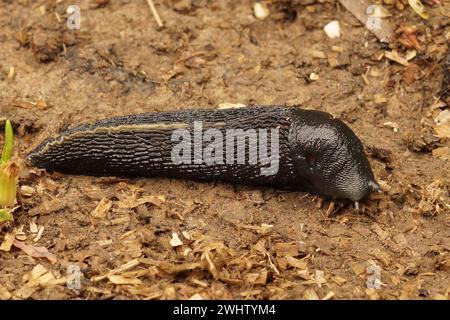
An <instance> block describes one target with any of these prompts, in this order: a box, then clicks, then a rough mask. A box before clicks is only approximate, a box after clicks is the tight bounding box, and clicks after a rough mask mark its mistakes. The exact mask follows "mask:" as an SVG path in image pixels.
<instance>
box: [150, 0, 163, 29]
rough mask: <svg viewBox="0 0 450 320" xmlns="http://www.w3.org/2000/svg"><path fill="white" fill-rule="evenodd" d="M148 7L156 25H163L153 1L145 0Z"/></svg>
mask: <svg viewBox="0 0 450 320" xmlns="http://www.w3.org/2000/svg"><path fill="white" fill-rule="evenodd" d="M147 3H148V6H149V7H150V10H151V11H152V15H153V17H154V18H155V20H156V23H157V24H158V27H160V28H161V27H162V26H163V23H162V21H161V18H160V17H159V14H158V11H156V8H155V4H154V3H153V0H147Z"/></svg>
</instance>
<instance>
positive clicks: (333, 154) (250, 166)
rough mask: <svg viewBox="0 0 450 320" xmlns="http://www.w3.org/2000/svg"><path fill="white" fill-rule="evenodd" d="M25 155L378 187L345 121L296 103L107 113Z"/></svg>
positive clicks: (341, 193) (239, 179)
mask: <svg viewBox="0 0 450 320" xmlns="http://www.w3.org/2000/svg"><path fill="white" fill-rule="evenodd" d="M28 159H29V160H30V161H31V163H32V164H34V165H35V166H38V167H42V168H45V169H47V170H50V171H60V172H63V173H69V174H82V175H94V176H107V175H109V176H125V177H155V176H160V177H171V178H181V179H192V180H200V181H215V180H218V181H225V182H233V183H243V184H254V185H270V186H275V187H277V188H282V189H294V190H302V191H308V192H312V193H316V194H320V195H323V196H325V197H329V198H333V199H350V200H352V201H354V202H356V203H357V201H359V200H360V199H363V198H366V197H368V196H369V195H370V193H371V192H375V191H377V190H379V185H378V184H377V183H376V181H375V178H374V176H373V173H372V170H371V168H370V164H369V161H368V160H367V158H366V156H365V154H364V151H363V146H362V144H361V142H360V140H359V139H358V138H357V137H356V135H355V134H354V133H353V131H352V130H351V129H350V128H349V127H347V126H346V125H345V124H344V123H343V122H342V121H340V120H338V119H335V118H333V117H332V116H331V115H330V114H328V113H325V112H320V111H313V110H303V109H299V108H295V107H277V106H260V107H247V108H239V109H224V110H184V111H175V112H160V113H145V114H140V115H133V116H125V117H117V118H111V119H106V120H101V121H98V122H96V123H94V124H92V125H82V126H80V127H77V128H74V129H70V130H67V131H64V132H62V133H61V134H60V136H59V137H56V138H51V139H47V140H45V141H44V142H43V143H41V144H40V145H39V146H38V147H37V148H36V149H35V150H34V151H33V152H32V153H31V154H30V155H29V156H28Z"/></svg>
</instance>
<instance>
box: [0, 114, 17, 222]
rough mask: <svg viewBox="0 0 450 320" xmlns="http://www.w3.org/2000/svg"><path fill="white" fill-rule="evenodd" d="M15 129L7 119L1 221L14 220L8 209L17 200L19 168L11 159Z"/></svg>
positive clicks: (1, 172)
mask: <svg viewBox="0 0 450 320" xmlns="http://www.w3.org/2000/svg"><path fill="white" fill-rule="evenodd" d="M13 138H14V137H13V131H12V127H11V122H10V121H9V120H7V121H6V125H5V143H4V146H3V152H2V156H1V159H0V208H3V209H0V222H3V221H8V220H12V215H11V214H10V213H9V211H8V210H7V209H6V208H8V207H12V206H13V205H14V204H15V202H16V186H17V174H18V171H19V168H18V167H17V165H16V164H15V163H14V162H12V161H10V159H11V155H12V148H13Z"/></svg>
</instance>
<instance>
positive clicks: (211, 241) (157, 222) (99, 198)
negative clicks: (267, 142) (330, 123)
mask: <svg viewBox="0 0 450 320" xmlns="http://www.w3.org/2000/svg"><path fill="white" fill-rule="evenodd" d="M72 2H73V1H72ZM72 2H70V3H69V2H67V1H64V0H63V1H26V0H22V1H5V0H3V1H0V111H1V112H0V118H1V120H2V121H1V129H2V130H3V128H4V126H3V124H4V121H3V120H5V119H10V120H11V122H12V124H13V127H14V131H15V153H16V155H17V158H16V159H15V161H16V162H17V163H18V164H19V165H20V174H19V175H20V179H19V186H18V196H17V206H16V208H15V211H14V218H15V221H14V223H12V224H9V225H5V224H4V225H2V227H1V228H0V230H1V231H0V243H3V244H4V246H3V250H2V251H0V298H2V299H28V298H30V299H189V298H193V299H201V298H203V299H448V298H449V292H450V275H449V271H450V254H449V252H450V229H449V226H450V207H449V205H450V202H449V180H450V165H449V163H450V162H449V161H450V156H449V154H448V149H445V148H448V147H449V139H448V136H447V135H448V131H445V130H439V128H437V129H436V124H437V123H439V121H440V120H439V119H441V122H442V127H440V128H444V126H445V121H444V120H445V119H446V120H448V117H447V118H446V113H444V114H442V113H443V112H445V111H446V110H448V109H446V108H448V106H447V107H446V101H445V91H446V90H448V87H445V68H444V67H443V62H444V60H445V57H446V55H448V47H447V43H448V42H449V41H450V25H449V20H450V19H449V3H448V1H445V0H441V1H440V3H439V4H434V5H433V6H431V5H429V4H431V3H433V1H428V2H427V7H428V9H429V11H430V17H429V19H428V20H424V19H422V18H420V17H419V16H418V15H417V14H415V13H414V11H412V10H411V9H410V8H409V7H408V6H407V5H406V6H405V8H403V10H402V8H401V3H402V2H401V1H398V2H399V3H400V5H399V4H397V7H395V6H394V5H386V8H387V9H388V10H389V12H390V14H391V16H390V17H388V18H387V19H388V20H389V21H390V23H392V25H394V26H395V28H394V30H396V32H395V34H394V40H392V42H391V43H390V44H389V45H385V44H381V43H380V42H379V41H378V40H377V39H376V38H375V37H374V36H373V35H372V34H371V33H369V32H368V31H367V29H365V27H364V26H363V25H361V24H360V23H359V21H358V20H357V19H356V18H354V17H353V16H352V14H351V13H350V12H348V11H347V10H345V9H344V8H343V7H341V6H339V5H338V4H337V2H336V1H326V0H324V1H314V0H308V1H293V2H290V1H273V2H271V3H270V2H266V3H267V4H268V6H269V9H270V15H269V16H268V17H267V18H266V19H265V20H262V21H261V20H257V19H255V17H254V15H253V11H252V2H251V1H232V2H231V1H230V2H228V1H206V0H192V1H188V0H181V1H175V0H174V1H169V0H165V1H155V3H156V8H157V10H158V12H159V14H160V16H161V19H162V21H163V23H164V26H163V27H162V28H159V27H158V26H157V24H156V22H155V19H154V18H153V16H152V14H151V12H150V10H149V7H148V5H147V3H146V1H127V0H118V1H78V2H77V4H78V5H79V7H80V9H81V26H80V27H81V28H80V29H79V30H70V29H68V28H67V26H66V18H67V17H66V9H67V7H68V6H69V5H70V4H73V3H72ZM386 2H388V3H392V2H396V1H386ZM404 3H406V1H404ZM332 20H338V21H340V26H341V33H342V34H341V37H340V38H338V39H329V38H328V37H327V35H326V34H325V33H324V31H323V27H324V25H325V24H327V23H328V22H330V21H332ZM411 26H414V27H415V28H416V29H414V27H411ZM408 28H412V30H413V31H411V29H408ZM405 30H406V31H405ZM393 49H395V50H396V51H397V53H398V55H399V56H401V57H404V58H405V57H407V58H408V59H409V63H408V65H402V64H399V63H397V62H395V61H392V60H390V59H387V58H386V56H385V55H384V52H385V51H391V50H393ZM12 68H13V69H12ZM311 74H313V75H311ZM447 85H448V83H447ZM443 87H444V88H443ZM439 97H441V99H439ZM447 102H448V101H447ZM221 103H242V104H246V105H263V104H276V105H298V106H302V107H304V108H310V109H316V110H323V111H327V112H329V113H331V114H333V115H335V116H336V117H339V118H340V119H342V120H343V121H345V122H346V123H347V124H348V125H349V126H350V127H351V128H352V129H353V130H354V132H355V133H356V134H357V135H358V137H359V138H360V139H361V140H362V142H363V144H364V146H365V147H366V152H367V154H368V156H369V160H370V162H371V165H372V167H373V170H374V173H375V176H376V178H377V180H378V181H380V184H381V186H382V189H383V192H382V193H381V194H379V195H376V196H373V197H372V198H371V199H370V200H368V201H366V202H365V203H364V204H363V205H362V210H360V212H355V210H354V208H353V206H352V205H351V204H347V203H340V202H339V203H336V204H335V206H334V208H330V207H329V205H330V203H329V202H328V201H322V200H321V199H320V198H319V197H317V196H313V195H310V194H306V193H301V192H281V191H279V190H276V189H271V188H256V187H248V186H240V185H231V184H225V183H199V182H192V181H183V180H175V179H162V178H161V179H159V178H158V179H118V178H114V177H104V178H97V177H87V176H71V175H63V174H58V173H53V174H50V173H47V172H45V171H43V170H40V169H37V168H33V167H32V166H31V165H30V164H28V163H26V162H25V161H24V160H23V159H24V158H25V155H26V154H27V152H29V151H30V150H32V148H33V147H35V146H36V145H37V144H38V143H39V142H40V141H42V140H43V139H45V138H47V137H50V136H54V135H56V134H57V133H58V132H59V131H61V130H63V129H65V128H70V127H74V126H77V125H79V124H81V123H87V122H92V121H95V120H98V119H102V118H107V117H111V116H116V115H117V116H118V115H126V114H135V113H142V112H149V111H168V110H182V109H187V108H217V107H218V105H219V104H221ZM447 112H448V111H447ZM447 116H448V114H447ZM437 118H439V119H438V120H437ZM444 118H445V119H444ZM443 119H444V120H443ZM446 123H449V122H446ZM447 130H448V129H447ZM0 142H1V143H2V142H3V135H2V137H1V138H0ZM436 149H439V151H435V150H436ZM446 150H447V151H446ZM446 152H447V153H446ZM11 238H13V239H14V238H15V239H16V241H22V242H23V243H24V244H26V245H27V246H28V248H29V249H30V248H31V249H30V250H28V251H24V250H21V249H19V248H18V247H17V246H15V245H12V246H11V244H9V245H8V239H11ZM39 248H40V249H39ZM37 251H39V252H41V253H42V252H44V253H45V252H48V254H44V256H47V258H46V257H41V258H39V257H36V255H37V254H36V252H37ZM78 271H79V272H78ZM77 275H78V276H79V277H78V278H77V277H76V276H77ZM78 280H79V282H77V281H78ZM67 284H69V285H67Z"/></svg>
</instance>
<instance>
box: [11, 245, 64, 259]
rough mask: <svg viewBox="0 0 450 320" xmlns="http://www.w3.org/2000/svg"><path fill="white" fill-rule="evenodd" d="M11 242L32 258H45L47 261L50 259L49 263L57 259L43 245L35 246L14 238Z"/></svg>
mask: <svg viewBox="0 0 450 320" xmlns="http://www.w3.org/2000/svg"><path fill="white" fill-rule="evenodd" d="M13 244H14V246H16V247H17V248H19V249H21V250H22V251H23V252H25V253H26V254H28V255H30V256H32V257H33V258H47V259H48V261H50V262H51V263H56V261H58V259H57V258H56V256H55V255H54V254H52V253H50V252H49V251H48V250H47V248H45V247H35V246H32V245H28V244H26V243H24V242H22V241H18V240H15V239H14V242H13Z"/></svg>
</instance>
